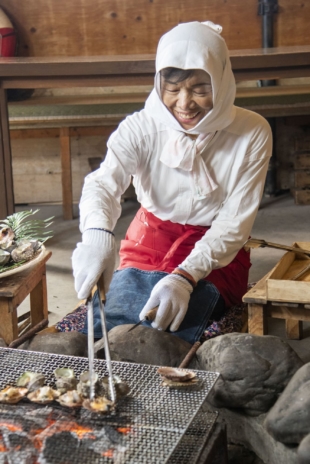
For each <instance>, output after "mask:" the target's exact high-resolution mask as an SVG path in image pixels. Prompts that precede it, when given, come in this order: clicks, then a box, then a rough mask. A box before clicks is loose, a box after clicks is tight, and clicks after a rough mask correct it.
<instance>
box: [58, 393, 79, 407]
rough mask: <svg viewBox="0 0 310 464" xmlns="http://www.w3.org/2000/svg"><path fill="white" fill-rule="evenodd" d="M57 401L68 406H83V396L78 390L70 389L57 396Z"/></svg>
mask: <svg viewBox="0 0 310 464" xmlns="http://www.w3.org/2000/svg"><path fill="white" fill-rule="evenodd" d="M56 401H58V403H60V404H61V406H66V407H67V408H79V407H81V406H82V403H83V398H82V396H81V395H80V393H79V392H78V391H76V390H69V391H67V392H66V393H64V394H63V395H61V396H60V397H59V398H57V399H56Z"/></svg>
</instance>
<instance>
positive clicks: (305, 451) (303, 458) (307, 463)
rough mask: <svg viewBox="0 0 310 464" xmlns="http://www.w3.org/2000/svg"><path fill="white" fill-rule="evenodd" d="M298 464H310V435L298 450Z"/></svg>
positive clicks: (302, 441)
mask: <svg viewBox="0 0 310 464" xmlns="http://www.w3.org/2000/svg"><path fill="white" fill-rule="evenodd" d="M297 456H298V463H299V464H310V433H309V435H306V436H305V438H304V439H303V440H301V442H300V445H299V446H298V449H297Z"/></svg>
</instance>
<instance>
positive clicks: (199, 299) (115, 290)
mask: <svg viewBox="0 0 310 464" xmlns="http://www.w3.org/2000/svg"><path fill="white" fill-rule="evenodd" d="M166 275H167V273H166V272H159V271H141V270H140V269H136V268H126V269H122V270H120V271H115V272H114V275H113V279H112V282H111V285H110V288H109V291H108V293H107V295H106V303H105V305H104V311H105V316H106V321H107V330H108V331H109V330H111V329H113V327H116V326H117V325H122V324H136V323H137V322H139V314H140V312H141V310H142V308H143V307H144V305H145V304H146V302H147V300H148V298H149V296H150V293H151V291H152V289H153V287H154V286H155V285H156V284H157V282H158V281H159V280H161V279H162V278H163V277H165V276H166ZM93 308H94V336H95V338H101V337H102V330H101V319H100V312H99V299H98V294H97V292H96V293H95V295H94V298H93ZM224 311H225V302H224V299H223V298H222V297H221V295H220V293H219V291H218V290H217V288H216V287H215V285H213V284H212V283H211V282H208V281H206V280H200V281H199V282H198V285H197V287H196V288H195V289H194V291H193V293H192V294H191V297H190V301H189V306H188V310H187V313H186V315H185V318H184V319H183V321H182V323H181V325H180V327H179V330H178V331H176V332H171V334H172V335H176V336H178V337H180V338H182V339H183V340H186V341H187V342H189V343H191V344H193V343H194V342H196V341H197V340H200V338H201V336H202V334H203V332H204V330H205V328H206V327H207V324H208V321H209V319H210V318H211V316H212V318H213V319H219V318H220V317H221V316H222V314H223V313H224ZM143 325H145V326H148V327H151V323H150V322H149V321H145V322H143ZM82 332H83V333H84V334H87V320H86V323H85V326H84V329H83V331H82Z"/></svg>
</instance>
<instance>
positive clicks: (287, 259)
mask: <svg viewBox="0 0 310 464" xmlns="http://www.w3.org/2000/svg"><path fill="white" fill-rule="evenodd" d="M293 246H294V247H298V248H303V249H304V250H309V251H310V242H297V243H294V244H293ZM308 265H310V257H306V256H305V255H301V254H299V253H294V252H292V251H289V252H287V253H285V255H284V256H283V257H282V258H281V259H280V261H279V262H278V264H277V265H276V266H275V268H274V269H273V271H272V273H271V274H270V276H269V277H268V279H266V296H267V300H268V301H277V302H283V304H284V303H305V304H310V269H309V270H308V271H307V272H306V273H305V274H304V275H302V276H301V277H300V278H298V280H292V279H294V277H295V276H296V275H297V274H298V273H299V272H300V271H302V270H303V269H304V268H305V267H306V266H308Z"/></svg>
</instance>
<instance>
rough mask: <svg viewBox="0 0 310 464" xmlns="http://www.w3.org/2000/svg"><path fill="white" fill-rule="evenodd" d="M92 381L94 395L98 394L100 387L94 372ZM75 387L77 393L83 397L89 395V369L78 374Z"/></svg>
mask: <svg viewBox="0 0 310 464" xmlns="http://www.w3.org/2000/svg"><path fill="white" fill-rule="evenodd" d="M93 383H94V389H95V396H99V395H100V392H101V389H102V387H101V385H100V381H99V377H98V374H97V373H96V372H94V373H93ZM76 389H77V391H78V392H79V394H80V395H82V396H83V398H89V397H90V375H89V371H85V372H83V373H82V374H81V375H80V379H79V382H78V384H77V387H76Z"/></svg>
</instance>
